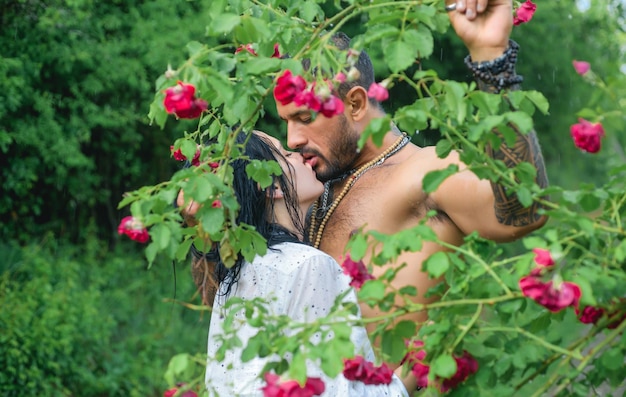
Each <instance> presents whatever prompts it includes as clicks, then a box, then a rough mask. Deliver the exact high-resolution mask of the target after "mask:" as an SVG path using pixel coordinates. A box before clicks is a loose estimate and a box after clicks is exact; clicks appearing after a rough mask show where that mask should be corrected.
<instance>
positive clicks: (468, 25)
mask: <svg viewBox="0 0 626 397" xmlns="http://www.w3.org/2000/svg"><path fill="white" fill-rule="evenodd" d="M453 3H454V1H452V0H446V5H450V4H453ZM448 15H449V17H450V23H451V24H452V27H453V28H454V30H455V32H456V34H457V35H458V36H459V37H460V38H461V40H463V42H464V43H465V46H467V49H468V50H469V53H470V56H471V57H472V61H473V62H481V61H489V60H492V59H495V58H497V57H499V56H500V55H502V53H503V52H504V50H506V48H507V47H508V45H509V36H510V35H511V30H512V28H513V4H512V1H511V0H457V2H456V10H454V11H450V12H448Z"/></svg>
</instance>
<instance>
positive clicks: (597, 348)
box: [554, 321, 626, 396]
mask: <svg viewBox="0 0 626 397" xmlns="http://www.w3.org/2000/svg"><path fill="white" fill-rule="evenodd" d="M625 329H626V321H622V323H621V324H620V325H619V326H618V327H617V328H615V329H614V330H613V331H612V332H611V333H609V334H608V335H607V336H606V338H605V339H604V340H602V341H601V342H600V343H598V344H597V345H596V346H595V347H593V348H592V349H591V350H590V351H589V353H587V355H586V356H585V357H584V358H583V359H582V360H581V361H580V363H579V364H578V366H577V367H576V371H575V372H574V373H573V374H571V373H570V375H569V376H568V377H567V378H565V380H564V381H563V383H561V384H560V385H559V386H558V387H557V389H556V390H555V392H554V395H555V396H556V395H558V394H559V393H560V392H561V391H563V389H565V388H566V387H567V386H568V385H569V384H570V383H571V382H572V380H573V379H574V378H575V377H576V376H578V374H580V373H581V372H582V371H583V370H584V369H585V367H586V366H587V364H588V363H589V361H590V360H591V359H592V358H594V357H595V356H596V355H597V354H598V353H599V352H600V351H602V350H603V349H604V348H605V347H606V346H608V345H609V344H610V343H611V342H612V341H613V339H615V338H617V337H618V336H620V335H621V333H622V331H624V330H625Z"/></svg>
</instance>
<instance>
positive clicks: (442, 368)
mask: <svg viewBox="0 0 626 397" xmlns="http://www.w3.org/2000/svg"><path fill="white" fill-rule="evenodd" d="M430 369H431V370H432V371H433V372H434V374H435V375H436V376H440V377H442V378H444V379H448V378H451V377H452V375H454V374H455V373H456V369H457V368H456V361H455V360H454V358H453V357H452V356H451V355H450V354H442V355H440V356H438V357H437V358H436V359H435V360H434V361H433V362H432V364H431V366H430Z"/></svg>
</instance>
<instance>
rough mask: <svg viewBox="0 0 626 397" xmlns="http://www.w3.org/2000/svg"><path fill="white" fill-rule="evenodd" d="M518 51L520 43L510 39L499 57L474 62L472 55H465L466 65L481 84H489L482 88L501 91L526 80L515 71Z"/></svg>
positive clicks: (496, 91)
mask: <svg viewBox="0 0 626 397" xmlns="http://www.w3.org/2000/svg"><path fill="white" fill-rule="evenodd" d="M518 51H519V44H517V43H516V42H515V41H513V40H509V46H508V47H507V49H506V50H505V51H504V54H502V55H500V56H499V57H498V58H496V59H493V60H491V61H486V62H472V58H471V56H469V55H468V56H466V57H465V66H467V68H468V69H469V70H470V71H471V72H472V74H473V75H474V78H476V79H477V80H478V83H479V85H481V83H483V84H485V85H487V86H485V87H481V89H483V88H486V90H487V91H493V92H495V93H499V92H500V91H502V90H503V89H504V88H508V87H511V86H514V85H516V84H520V83H521V82H522V81H524V78H523V77H522V76H520V75H518V74H516V73H515V64H516V63H517V53H518Z"/></svg>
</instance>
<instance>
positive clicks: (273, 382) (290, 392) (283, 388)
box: [261, 372, 326, 397]
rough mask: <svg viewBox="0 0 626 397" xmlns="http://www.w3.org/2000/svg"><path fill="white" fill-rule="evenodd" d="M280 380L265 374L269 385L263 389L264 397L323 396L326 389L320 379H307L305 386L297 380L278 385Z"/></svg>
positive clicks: (277, 377) (273, 375)
mask: <svg viewBox="0 0 626 397" xmlns="http://www.w3.org/2000/svg"><path fill="white" fill-rule="evenodd" d="M279 380H280V377H279V376H278V375H276V374H273V373H269V372H268V373H266V374H265V382H266V383H267V384H266V385H265V386H264V387H262V388H261V390H262V391H263V396H264V397H313V396H319V395H321V394H322V393H324V390H325V389H326V386H325V385H324V382H323V381H322V380H321V379H320V378H307V379H306V382H305V384H304V386H300V384H299V383H298V382H297V381H295V380H288V381H285V382H282V383H278V381H279Z"/></svg>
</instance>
